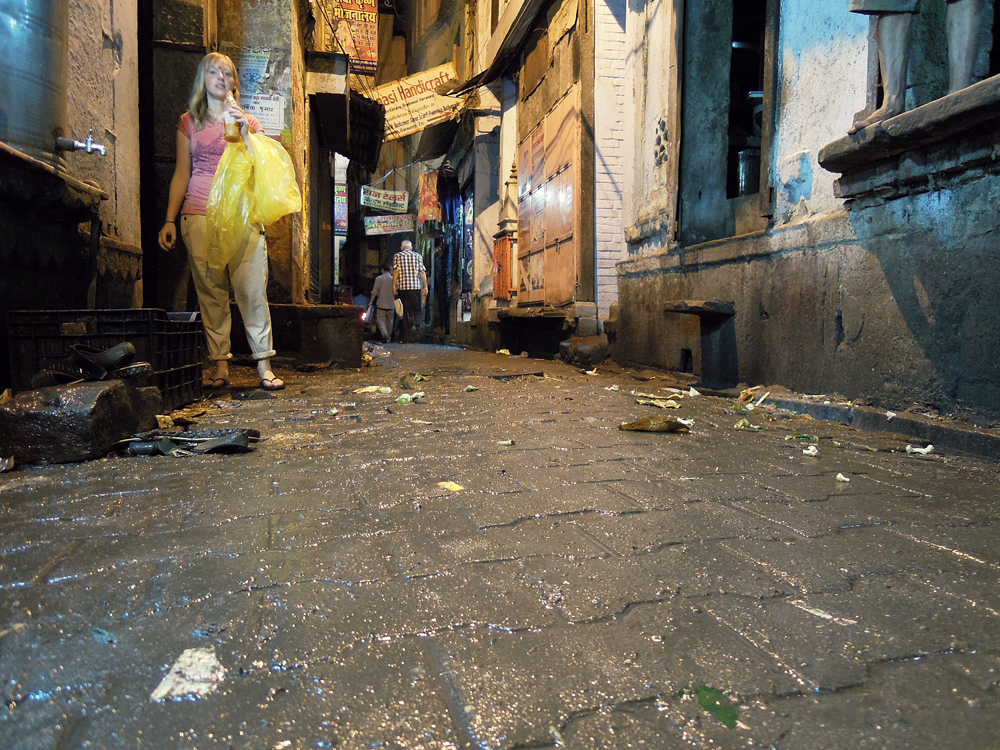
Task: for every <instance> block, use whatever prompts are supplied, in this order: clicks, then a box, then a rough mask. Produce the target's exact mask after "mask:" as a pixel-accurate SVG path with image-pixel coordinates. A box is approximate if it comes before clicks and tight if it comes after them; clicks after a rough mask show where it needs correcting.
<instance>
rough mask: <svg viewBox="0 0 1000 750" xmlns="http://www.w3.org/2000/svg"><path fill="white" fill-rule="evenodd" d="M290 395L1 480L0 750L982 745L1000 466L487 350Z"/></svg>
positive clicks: (385, 361) (995, 660) (996, 733)
mask: <svg viewBox="0 0 1000 750" xmlns="http://www.w3.org/2000/svg"><path fill="white" fill-rule="evenodd" d="M415 373H419V374H421V375H423V376H426V378H427V380H417V379H416V377H415ZM280 374H281V375H282V376H283V377H286V379H287V380H288V382H289V387H288V389H287V390H285V391H283V392H281V393H278V394H274V397H273V398H260V399H241V398H235V397H234V396H237V395H240V391H239V389H238V388H236V389H234V390H233V393H232V394H226V395H224V396H222V397H220V398H218V399H216V400H214V401H211V402H206V404H207V405H208V406H209V407H210V408H209V411H208V413H206V414H205V415H204V416H202V417H200V418H199V421H198V423H197V425H196V427H197V428H198V429H209V428H232V427H253V428H257V429H259V430H260V431H261V434H262V440H261V441H260V443H259V444H258V446H257V449H256V450H255V451H254V452H253V453H250V454H245V455H204V456H188V457H180V458H173V457H145V458H144V457H129V456H118V457H109V458H106V459H102V460H98V461H92V462H88V463H83V464H74V465H63V466H51V467H26V468H19V469H17V470H16V471H14V472H12V473H7V474H0V679H2V685H0V694H2V697H3V703H4V706H5V708H4V709H3V712H2V714H0V748H3V749H4V750H15V749H16V750H27V749H29V748H30V749H31V750H36V749H41V748H59V749H60V750H64V749H70V748H135V747H148V748H216V747H220V748H225V747H234V748H265V749H267V750H272V749H274V750H279V749H284V748H288V749H292V748H331V747H336V748H358V749H361V748H400V749H407V750H410V749H412V750H416V749H417V748H421V749H426V750H431V749H444V748H463V749H464V748H518V747H534V748H547V747H553V748H554V747H567V748H580V749H582V748H595V749H596V748H602V749H609V750H610V749H611V748H692V747H694V748H698V747H720V748H780V749H782V750H796V749H798V748H808V749H810V750H815V749H822V748H837V749H840V748H851V749H852V750H858V749H860V748H891V749H894V750H895V749H897V748H899V749H902V748H935V749H937V748H941V747H953V748H963V749H964V748H970V749H974V748H995V747H997V746H998V738H1000V587H998V585H997V577H998V571H1000V551H998V546H997V533H996V531H997V528H998V527H1000V506H998V504H997V495H998V489H1000V482H998V479H1000V474H998V466H997V465H996V464H992V463H988V462H986V461H982V460H978V459H974V458H967V457H960V456H954V455H947V454H946V453H943V452H935V453H932V454H930V455H927V456H922V455H910V454H907V453H906V451H905V447H906V445H907V440H906V438H903V437H899V436H893V435H889V434H874V433H867V432H861V431H858V430H855V429H853V428H851V427H847V426H844V425H840V424H836V423H829V422H820V421H814V420H810V419H808V418H805V417H801V416H799V417H795V416H788V415H787V414H775V415H771V414H769V413H768V410H767V409H766V408H764V409H757V410H754V411H752V412H750V413H739V412H738V409H739V405H738V402H737V401H735V400H734V399H723V398H717V397H710V396H704V395H703V396H697V397H690V396H688V397H685V398H682V399H681V408H679V409H676V410H669V411H668V410H661V409H658V408H656V407H652V406H644V405H639V404H637V403H636V400H637V396H636V395H634V394H633V391H638V392H640V393H659V394H660V395H662V396H666V395H667V393H666V392H665V391H663V392H661V391H660V389H661V388H664V387H666V386H671V385H673V386H676V385H678V383H677V382H676V381H672V380H669V379H667V378H656V379H653V380H641V379H638V378H637V376H636V374H634V373H629V372H626V371H612V370H607V371H605V370H601V371H600V372H598V374H597V375H587V374H584V373H582V372H581V371H580V370H579V369H578V368H574V367H571V366H569V365H566V364H563V363H560V362H549V361H542V360H532V359H526V358H520V357H505V356H501V355H498V354H492V353H482V352H469V351H462V350H458V349H449V348H443V347H432V346H416V345H411V346H402V345H397V346H394V347H393V348H392V350H391V355H390V356H380V357H376V358H375V360H374V363H373V366H371V367H366V368H364V369H363V370H361V371H359V372H355V371H325V372H319V373H311V374H305V373H297V372H285V371H282V372H281V373H280ZM403 378H406V379H407V380H408V385H407V386H406V387H405V388H404V387H401V385H400V382H401V380H402V379H403ZM244 384H245V385H247V386H250V385H251V380H250V379H249V377H248V378H246V380H245V383H244ZM237 385H239V381H238V382H237ZM368 385H384V386H390V387H391V388H392V393H391V394H382V393H354V392H353V391H354V390H355V389H358V388H360V387H362V386H368ZM615 386H617V390H615V389H614V387H615ZM472 389H478V390H472ZM418 390H419V391H424V392H425V394H426V395H425V396H424V397H423V398H421V399H419V400H418V402H417V403H411V404H406V403H396V401H395V399H396V398H397V397H398V396H399V395H400V394H401V393H403V392H407V393H412V392H414V391H418ZM250 392H251V393H258V392H255V391H250ZM639 398H641V397H639ZM647 414H649V415H670V416H680V417H684V418H690V419H693V420H694V425H693V427H692V428H691V432H690V434H665V433H648V432H627V431H621V430H619V429H618V425H619V423H621V422H623V421H629V420H634V419H638V418H639V417H641V416H643V415H647ZM743 418H746V419H748V421H749V423H750V424H751V425H755V426H761V427H762V428H763V429H762V430H759V431H758V430H753V429H743V430H738V429H736V428H735V427H734V425H735V424H736V423H737V422H738V421H739V420H741V419H743ZM797 433H798V434H807V435H815V436H817V437H818V438H819V439H818V442H817V443H816V445H817V448H818V451H819V455H818V456H815V457H811V456H806V455H804V454H803V449H804V448H806V447H807V446H808V445H809V444H810V442H812V441H810V440H809V439H808V438H802V437H794V438H789V436H792V435H795V434H797ZM509 441H513V444H504V443H505V442H509ZM838 474H842V475H843V476H844V477H845V478H847V479H849V480H850V481H849V482H844V481H838V480H837V478H836V477H837V475H838ZM447 482H451V483H454V484H453V485H451V486H442V485H441V484H439V483H447ZM194 648H209V649H214V654H215V656H216V658H217V659H218V661H219V662H220V663H221V665H222V667H223V668H224V670H225V676H224V678H223V679H222V681H221V683H219V684H218V688H217V689H216V690H215V691H214V692H211V693H209V694H208V695H206V696H204V697H200V698H193V697H186V698H177V699H165V700H156V701H154V700H151V697H150V696H151V694H152V693H153V691H154V690H155V689H156V688H157V685H158V684H159V683H160V681H161V680H162V679H163V678H164V677H165V676H166V675H167V673H168V671H169V670H170V668H171V665H173V664H174V662H175V661H177V659H178V658H179V657H180V655H181V654H182V652H184V651H185V650H186V649H194Z"/></svg>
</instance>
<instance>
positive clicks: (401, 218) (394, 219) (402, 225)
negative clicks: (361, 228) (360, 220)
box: [365, 214, 414, 236]
mask: <svg viewBox="0 0 1000 750" xmlns="http://www.w3.org/2000/svg"><path fill="white" fill-rule="evenodd" d="M413 219H414V217H413V214H389V215H386V216H366V217H365V234H366V235H368V236H371V235H375V234H399V233H401V232H412V231H413V227H414V220H413Z"/></svg>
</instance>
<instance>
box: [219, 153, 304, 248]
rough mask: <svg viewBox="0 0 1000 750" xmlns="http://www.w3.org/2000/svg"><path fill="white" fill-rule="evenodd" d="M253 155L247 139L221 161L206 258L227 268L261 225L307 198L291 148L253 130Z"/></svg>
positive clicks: (298, 206) (296, 208) (299, 206)
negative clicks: (303, 195) (301, 187)
mask: <svg viewBox="0 0 1000 750" xmlns="http://www.w3.org/2000/svg"><path fill="white" fill-rule="evenodd" d="M250 141H251V143H252V144H253V153H252V154H251V153H250V152H249V151H248V150H247V147H246V144H245V143H243V142H242V141H240V142H238V143H230V144H229V145H228V146H226V150H225V151H224V152H223V154H222V158H221V159H220V160H219V168H218V169H217V170H216V172H215V177H214V178H213V180H212V188H211V190H210V191H209V194H208V204H207V206H206V210H205V219H206V232H207V235H208V236H207V241H208V247H207V248H206V259H207V261H208V264H209V265H210V266H212V267H213V268H223V267H225V265H226V264H227V263H229V261H230V259H231V258H232V257H233V256H234V255H236V253H238V252H239V251H240V250H242V249H243V248H245V247H246V246H247V243H248V242H249V241H250V236H251V234H252V233H253V232H254V231H255V230H256V228H257V226H259V225H264V226H267V225H269V224H273V223H274V222H275V221H277V220H278V219H280V218H281V217H282V216H286V215H287V214H290V213H296V212H298V211H301V210H302V196H301V194H300V193H299V187H298V184H297V183H296V181H295V168H294V167H293V166H292V160H291V157H289V155H288V152H287V151H285V149H284V148H283V147H282V146H281V144H279V143H277V142H276V141H274V140H273V139H271V138H268V137H267V136H265V135H260V134H257V133H251V134H250Z"/></svg>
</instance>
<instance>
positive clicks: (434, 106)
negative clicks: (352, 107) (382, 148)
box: [373, 63, 462, 141]
mask: <svg viewBox="0 0 1000 750" xmlns="http://www.w3.org/2000/svg"><path fill="white" fill-rule="evenodd" d="M456 78H457V75H456V73H455V63H447V64H445V65H439V66H438V67H436V68H431V69H430V70H424V71H422V72H420V73H414V74H413V75H411V76H407V77H406V78H400V79H399V80H398V81H393V82H392V83H387V84H385V85H383V86H379V87H378V88H377V89H375V91H374V92H373V97H374V98H375V99H376V100H377V101H378V102H379V103H381V104H382V105H383V106H384V107H385V140H386V141H392V140H395V139H396V138H402V137H403V136H405V135H411V134H413V133H419V132H420V131H421V130H423V129H424V128H427V127H430V126H431V125H436V124H437V123H439V122H445V121H446V120H450V119H451V118H452V116H453V115H454V114H455V110H456V109H457V108H458V105H459V104H461V102H462V100H461V99H459V98H458V97H454V96H441V95H440V94H438V93H437V89H438V88H439V87H440V86H443V85H445V84H446V83H448V82H449V81H454V80H455V79H456Z"/></svg>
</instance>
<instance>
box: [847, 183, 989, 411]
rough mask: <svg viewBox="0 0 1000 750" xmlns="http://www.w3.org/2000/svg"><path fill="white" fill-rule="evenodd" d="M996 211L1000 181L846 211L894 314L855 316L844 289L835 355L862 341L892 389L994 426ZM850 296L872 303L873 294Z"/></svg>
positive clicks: (858, 310)
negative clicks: (976, 415)
mask: <svg viewBox="0 0 1000 750" xmlns="http://www.w3.org/2000/svg"><path fill="white" fill-rule="evenodd" d="M998 201H1000V178H998V177H995V176H990V177H986V178H983V179H981V180H978V181H976V182H974V183H967V184H965V185H962V186H959V187H957V188H955V189H941V190H938V191H935V192H929V193H923V194H920V195H916V196H910V197H908V198H906V199H901V200H895V201H889V202H887V203H885V204H883V205H882V206H875V207H869V208H861V209H853V210H852V211H851V223H852V225H853V227H854V230H855V232H856V236H857V239H858V242H859V244H860V245H861V246H862V247H863V248H864V249H865V250H867V251H868V252H869V253H871V254H872V255H873V256H874V258H875V259H876V260H877V262H878V264H879V266H880V267H881V271H882V275H883V277H884V281H885V284H886V285H887V286H888V289H889V292H890V294H891V297H892V301H893V302H894V306H895V310H893V311H888V310H879V309H878V307H872V306H871V305H868V306H861V305H859V304H857V303H856V300H854V299H852V297H854V296H855V295H854V294H851V293H847V292H844V291H843V289H845V288H848V287H847V285H843V284H842V292H841V307H840V310H841V323H842V330H841V336H840V339H841V340H840V342H839V343H838V346H851V345H852V339H853V340H854V341H856V342H857V341H860V340H861V339H864V340H865V341H866V344H865V345H866V346H867V347H876V349H875V352H876V357H875V360H874V361H875V362H876V364H875V367H877V368H881V369H882V370H883V372H882V376H883V379H884V382H886V384H887V386H888V387H889V388H891V387H892V384H893V381H894V380H898V381H899V382H900V384H903V383H909V384H910V386H911V387H910V388H909V391H910V392H911V393H912V385H913V384H916V385H917V396H918V397H919V398H921V399H922V400H923V401H924V403H925V405H932V406H933V407H934V408H936V409H938V410H940V411H947V412H951V411H953V410H955V409H958V410H960V411H962V410H972V411H974V412H980V413H984V414H989V415H991V416H994V417H996V416H1000V360H998V358H997V357H996V353H997V352H998V351H1000V295H998V290H1000V256H998V254H997V247H998V245H1000V231H998V228H997V223H998V222H997V218H996V211H995V206H996V205H997V202H998ZM871 283H876V282H875V280H872V282H871ZM853 291H855V292H856V296H857V299H877V295H873V294H872V291H873V290H872V289H865V288H863V287H861V288H857V287H854V288H853ZM900 326H903V327H905V330H900Z"/></svg>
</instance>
